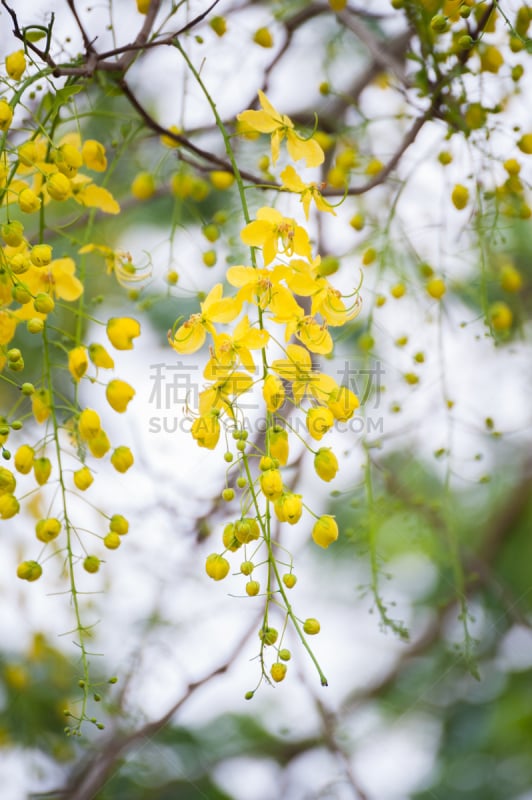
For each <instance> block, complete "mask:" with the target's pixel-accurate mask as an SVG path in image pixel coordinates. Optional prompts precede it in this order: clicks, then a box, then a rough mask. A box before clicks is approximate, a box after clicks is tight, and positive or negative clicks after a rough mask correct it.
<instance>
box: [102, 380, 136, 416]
mask: <svg viewBox="0 0 532 800" xmlns="http://www.w3.org/2000/svg"><path fill="white" fill-rule="evenodd" d="M105 396H106V398H107V402H108V403H109V405H110V406H111V408H113V409H114V410H115V411H117V412H118V413H119V414H123V413H124V411H125V410H126V408H127V406H128V403H129V402H130V400H132V399H133V397H134V396H135V390H134V389H133V387H132V386H130V385H129V383H126V382H125V381H121V380H119V379H118V378H116V379H115V380H112V381H110V382H109V383H108V384H107V388H106V390H105Z"/></svg>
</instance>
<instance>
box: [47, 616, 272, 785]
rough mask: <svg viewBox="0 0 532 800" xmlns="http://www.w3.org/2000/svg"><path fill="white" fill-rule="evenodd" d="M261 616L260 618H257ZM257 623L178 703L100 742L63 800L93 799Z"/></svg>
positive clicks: (235, 651) (218, 669) (221, 669)
mask: <svg viewBox="0 0 532 800" xmlns="http://www.w3.org/2000/svg"><path fill="white" fill-rule="evenodd" d="M261 616H262V615H261ZM256 627H257V622H256V621H254V622H253V625H252V626H250V627H249V628H248V629H247V630H246V632H245V633H244V635H243V636H242V637H241V638H240V639H239V641H238V643H237V644H236V646H235V647H234V648H233V650H232V652H231V654H230V655H229V657H228V658H227V659H226V660H225V661H224V662H223V663H222V664H220V666H218V667H215V668H214V669H213V670H211V672H209V673H207V674H206V675H205V676H204V677H203V678H200V679H199V680H197V681H191V682H190V683H189V684H188V686H187V687H186V689H185V690H184V691H183V693H182V694H181V696H180V697H179V699H178V700H176V701H175V703H173V704H172V705H171V706H170V708H169V709H168V710H167V711H166V712H165V713H164V714H163V715H162V716H160V717H158V718H157V719H155V720H152V721H151V722H147V723H146V724H145V725H142V726H141V727H140V728H137V730H134V731H132V732H131V733H128V734H125V735H123V734H120V733H118V732H116V731H115V732H114V733H112V734H110V736H109V737H107V740H106V742H105V743H101V744H100V747H99V750H98V752H97V753H96V754H94V755H93V756H92V757H90V758H89V759H88V760H87V761H86V762H85V763H84V764H83V765H82V766H81V769H80V770H79V771H78V770H76V771H75V772H74V773H73V774H72V775H71V777H70V779H69V780H68V784H67V786H66V787H65V789H63V790H62V791H60V792H54V794H61V796H62V797H65V798H66V800H93V799H94V797H95V795H96V794H97V792H98V791H100V789H102V787H103V786H104V785H105V784H106V783H107V781H109V780H110V779H111V778H112V776H113V774H114V773H115V772H116V771H117V769H119V767H117V762H118V760H119V759H120V758H121V757H123V756H124V755H125V754H126V753H127V752H128V751H129V750H131V748H132V747H133V746H134V745H135V744H138V743H141V742H142V743H144V744H147V743H148V742H149V741H150V740H151V739H152V738H153V737H154V736H155V735H156V734H157V733H159V731H161V730H162V728H164V727H165V726H166V725H167V724H168V723H169V722H170V721H171V719H172V717H173V716H174V715H175V714H176V713H177V712H178V711H179V710H180V709H181V708H182V707H183V706H184V705H185V703H187V702H188V700H190V698H191V697H192V696H193V695H195V694H196V692H197V691H198V690H199V689H201V688H202V687H203V686H205V685H206V684H207V683H210V681H212V680H214V678H217V677H219V676H220V675H223V674H225V673H226V672H227V671H228V670H229V668H230V667H231V666H232V664H233V663H234V662H235V659H236V656H237V655H238V654H239V653H240V652H241V650H242V647H243V646H244V644H245V642H246V641H247V640H248V639H249V637H250V635H251V634H252V633H253V632H254V631H255V630H256Z"/></svg>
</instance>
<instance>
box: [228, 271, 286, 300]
mask: <svg viewBox="0 0 532 800" xmlns="http://www.w3.org/2000/svg"><path fill="white" fill-rule="evenodd" d="M289 272H290V270H289V269H288V267H284V266H280V265H279V266H276V267H274V268H273V269H271V270H269V269H255V268H254V267H240V266H239V267H229V269H228V270H227V273H226V278H227V280H228V281H229V283H230V284H231V286H236V287H237V288H238V293H237V299H238V300H239V301H240V302H241V303H243V302H246V303H257V304H258V305H259V306H260V308H262V309H265V308H267V307H268V305H269V304H270V303H271V301H272V298H273V297H274V295H279V296H280V297H281V298H284V297H285V295H289V296H290V298H291V299H292V301H293V303H295V300H294V299H293V297H292V295H291V292H289V291H288V290H287V288H286V287H285V286H282V285H281V284H280V281H282V280H283V279H284V278H286V277H287V276H288V274H289ZM288 302H290V300H288ZM296 306H297V303H296ZM291 307H292V306H291ZM297 308H299V306H297Z"/></svg>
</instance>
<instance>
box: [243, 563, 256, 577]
mask: <svg viewBox="0 0 532 800" xmlns="http://www.w3.org/2000/svg"><path fill="white" fill-rule="evenodd" d="M254 569H255V564H254V563H253V561H243V562H242V563H241V564H240V572H241V573H242V575H251V573H252V572H253V570H254Z"/></svg>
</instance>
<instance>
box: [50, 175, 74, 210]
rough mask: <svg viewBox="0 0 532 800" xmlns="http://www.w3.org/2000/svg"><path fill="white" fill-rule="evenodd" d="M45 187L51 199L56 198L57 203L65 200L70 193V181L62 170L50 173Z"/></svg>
mask: <svg viewBox="0 0 532 800" xmlns="http://www.w3.org/2000/svg"><path fill="white" fill-rule="evenodd" d="M46 188H47V190H48V194H49V195H50V197H51V198H52V200H57V201H58V202H59V203H61V202H63V200H67V199H68V198H69V197H70V195H71V194H72V187H71V185H70V181H69V179H68V178H67V176H66V175H63V173H62V172H55V173H54V174H53V175H50V177H49V178H48V180H47V181H46Z"/></svg>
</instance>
